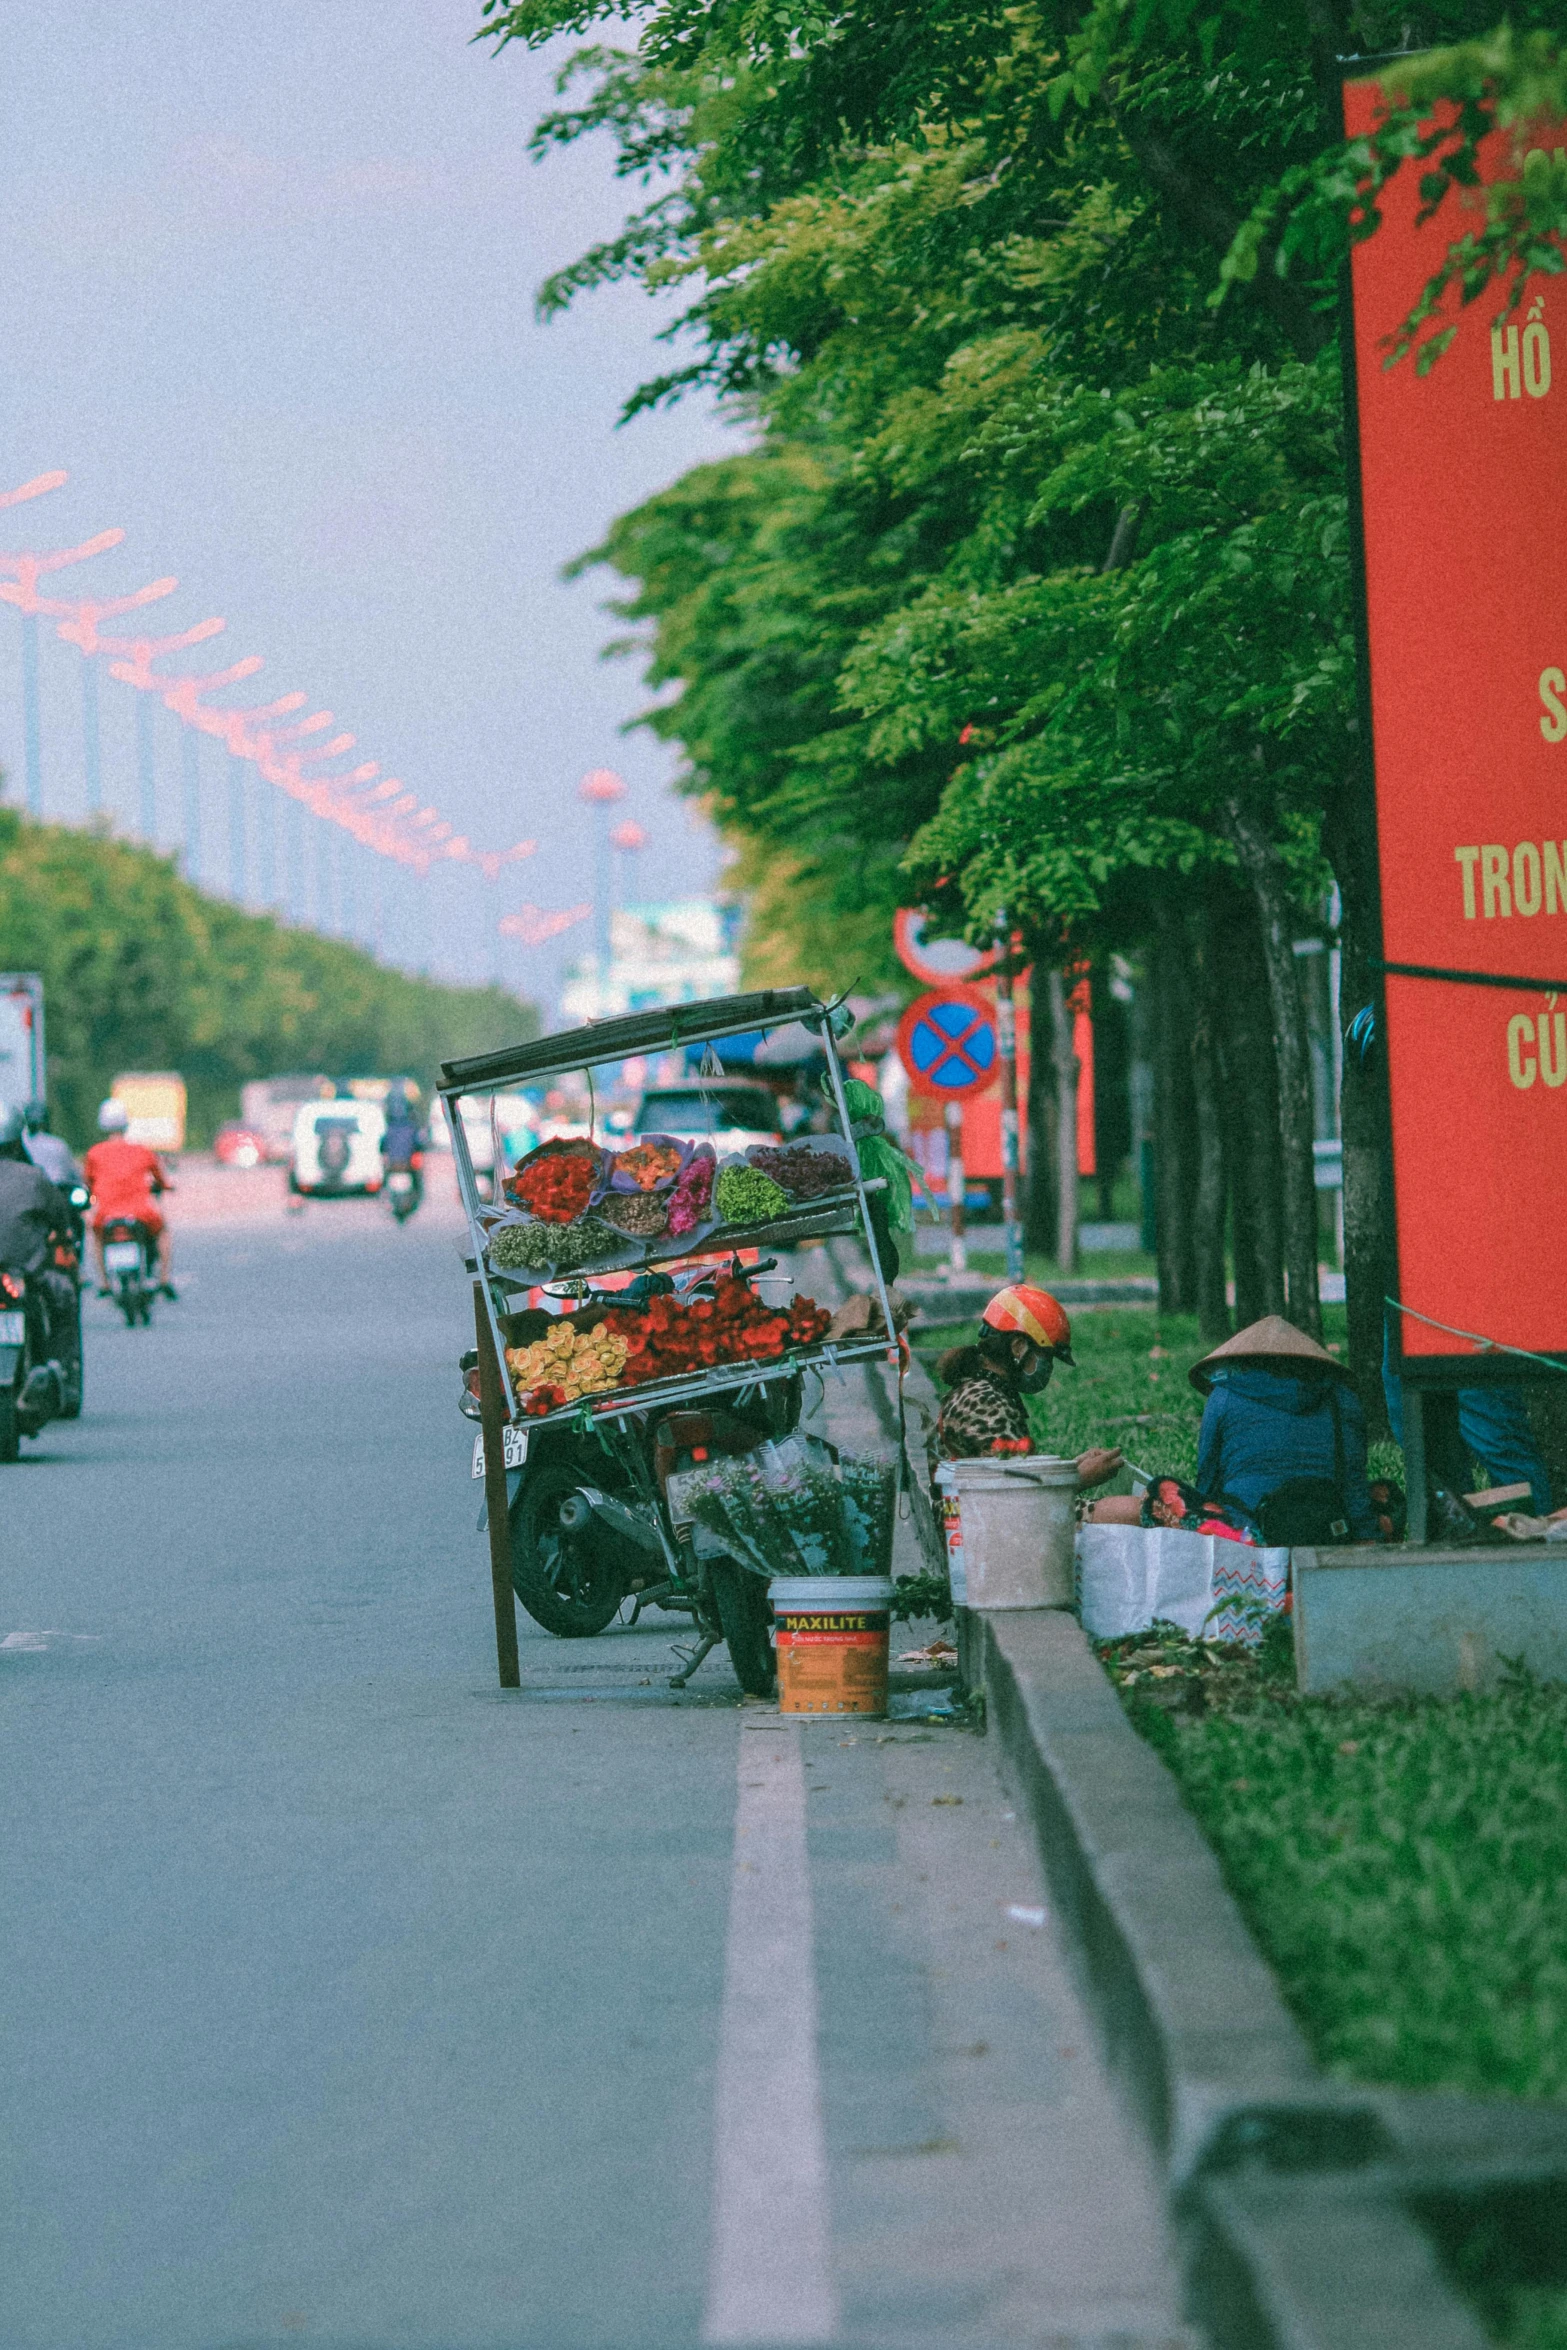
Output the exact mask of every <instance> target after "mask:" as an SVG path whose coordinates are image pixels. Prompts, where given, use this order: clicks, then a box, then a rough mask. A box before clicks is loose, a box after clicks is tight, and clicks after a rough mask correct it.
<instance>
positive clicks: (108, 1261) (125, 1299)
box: [103, 1217, 158, 1330]
mask: <svg viewBox="0 0 1567 2350" xmlns="http://www.w3.org/2000/svg"><path fill="white" fill-rule="evenodd" d="M157 1248H158V1244H157V1240H156V1238H155V1237H154V1235H153V1234H152V1233H151V1232H149V1231H148V1229H147V1227H146V1225H145V1224H138V1223H136V1222H134V1221H133V1220H132V1219H130V1218H120V1217H116V1218H115V1219H114V1220H113V1221H112V1222H111V1223H108V1224H105V1226H104V1228H103V1272H104V1279H105V1281H106V1282H107V1284H108V1288H109V1295H110V1296H111V1297H112V1298H113V1300H114V1302H115V1304H116V1305H117V1306H118V1307H119V1309H120V1311H121V1313H122V1314H123V1315H124V1316H125V1327H126V1328H127V1330H134V1329H135V1328H136V1326H137V1324H138V1323H140V1324H141V1326H142V1327H143V1328H144V1329H145V1328H146V1326H147V1325H148V1324H149V1323H150V1322H151V1320H152V1301H153V1299H154V1298H155V1297H156V1296H157V1294H158V1269H157Z"/></svg>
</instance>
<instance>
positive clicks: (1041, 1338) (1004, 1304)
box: [980, 1281, 1076, 1369]
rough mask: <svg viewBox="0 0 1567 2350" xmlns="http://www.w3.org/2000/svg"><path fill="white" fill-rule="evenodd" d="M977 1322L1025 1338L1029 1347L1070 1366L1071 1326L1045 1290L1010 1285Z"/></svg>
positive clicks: (1025, 1283) (1019, 1283) (1025, 1284)
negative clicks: (1036, 1348)
mask: <svg viewBox="0 0 1567 2350" xmlns="http://www.w3.org/2000/svg"><path fill="white" fill-rule="evenodd" d="M980 1318H981V1320H982V1321H985V1322H987V1323H988V1324H989V1325H990V1327H991V1329H992V1330H1005V1331H1007V1332H1009V1333H1014V1334H1015V1335H1016V1336H1018V1337H1019V1338H1026V1339H1027V1340H1028V1341H1029V1343H1030V1345H1032V1346H1037V1347H1041V1348H1042V1349H1043V1350H1044V1352H1045V1353H1046V1354H1052V1355H1054V1356H1055V1358H1056V1360H1057V1362H1060V1363H1071V1362H1072V1325H1071V1323H1070V1322H1069V1321H1068V1320H1067V1318H1066V1311H1065V1308H1064V1307H1063V1306H1062V1304H1061V1301H1060V1299H1059V1298H1055V1297H1052V1296H1051V1294H1050V1292H1049V1290H1048V1289H1036V1288H1035V1287H1034V1285H1033V1283H1032V1282H1028V1281H1016V1282H1013V1283H1011V1284H1010V1285H1009V1286H1008V1287H1007V1288H1005V1289H998V1290H997V1292H996V1294H995V1296H994V1297H993V1298H992V1299H991V1301H990V1303H989V1305H988V1306H987V1307H986V1308H985V1311H984V1313H983V1315H982V1316H981V1317H980ZM1073 1368H1074V1369H1075V1368H1076V1365H1075V1363H1074V1364H1073Z"/></svg>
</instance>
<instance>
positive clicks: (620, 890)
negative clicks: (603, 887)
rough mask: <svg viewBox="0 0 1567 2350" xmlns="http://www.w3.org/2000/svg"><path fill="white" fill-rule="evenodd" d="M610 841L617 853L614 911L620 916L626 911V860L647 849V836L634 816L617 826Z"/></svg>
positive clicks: (628, 817)
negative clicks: (640, 850)
mask: <svg viewBox="0 0 1567 2350" xmlns="http://www.w3.org/2000/svg"><path fill="white" fill-rule="evenodd" d="M609 841H610V847H611V848H612V849H613V850H614V852H615V894H614V899H613V911H614V912H615V913H617V914H618V913H621V912H622V911H623V910H624V907H625V902H626V860H627V858H628V857H634V856H635V855H636V854H637V851H638V850H639V849H645V848H646V847H647V834H646V833H645V832H644V831H643V829H642V827H641V825H640V824H639V823H638V822H637V820H636V818H635V817H634V816H627V817H626V818H625V820H624V821H623V822H622V823H620V824H617V825H616V827H615V829H614V831H613V832H612V833H611V834H610V836H609Z"/></svg>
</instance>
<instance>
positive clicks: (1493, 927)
mask: <svg viewBox="0 0 1567 2350" xmlns="http://www.w3.org/2000/svg"><path fill="white" fill-rule="evenodd" d="M1375 111H1376V105H1375V92H1374V91H1373V90H1372V89H1371V88H1369V87H1367V86H1365V85H1361V86H1358V87H1355V86H1352V87H1351V88H1350V89H1349V90H1348V91H1347V92H1346V113H1347V118H1348V124H1349V129H1350V131H1351V133H1352V134H1358V133H1360V132H1363V131H1366V130H1368V129H1369V128H1370V127H1371V126H1372V122H1373V119H1374V115H1375ZM1544 143H1546V144H1547V145H1551V146H1554V145H1556V144H1557V138H1556V137H1554V136H1553V137H1552V138H1551V139H1549V140H1548V141H1546V142H1544ZM1489 145H1490V149H1491V153H1490V159H1489V167H1488V168H1489V170H1490V171H1492V172H1495V171H1497V170H1499V169H1502V168H1514V166H1513V163H1512V142H1511V139H1510V136H1503V135H1498V137H1497V138H1496V139H1495V140H1493V141H1492V142H1490V143H1489ZM1419 180H1420V173H1419V170H1418V167H1416V166H1413V165H1406V167H1405V168H1404V170H1403V171H1401V172H1400V173H1399V174H1398V176H1397V178H1396V179H1395V180H1394V181H1393V183H1392V185H1391V187H1390V188H1389V189H1388V191H1387V193H1386V195H1385V196H1384V198H1383V199H1382V211H1383V224H1382V226H1381V228H1380V229H1379V230H1378V231H1377V233H1376V234H1375V235H1374V236H1373V237H1371V238H1370V239H1368V241H1367V242H1366V243H1365V244H1363V245H1361V246H1360V247H1358V249H1357V251H1356V253H1355V257H1354V316H1355V358H1356V371H1357V377H1358V406H1359V426H1360V466H1361V490H1362V501H1363V506H1364V513H1365V557H1366V601H1367V615H1368V623H1369V631H1370V646H1371V702H1372V721H1373V740H1374V745H1375V753H1376V787H1377V826H1378V837H1379V849H1380V858H1381V874H1382V909H1383V952H1384V955H1385V958H1386V961H1387V963H1388V965H1389V966H1390V968H1389V972H1388V978H1387V1029H1388V1034H1387V1049H1388V1068H1389V1077H1390V1083H1391V1089H1392V1107H1393V1156H1394V1178H1395V1187H1396V1193H1397V1204H1398V1245H1399V1272H1398V1279H1399V1285H1400V1286H1399V1291H1398V1294H1399V1297H1400V1299H1401V1301H1402V1303H1403V1305H1404V1306H1405V1307H1406V1308H1413V1309H1414V1310H1415V1312H1416V1313H1417V1314H1419V1315H1423V1316H1429V1317H1430V1321H1431V1322H1437V1323H1445V1324H1450V1325H1452V1326H1453V1328H1454V1329H1456V1330H1460V1331H1469V1332H1476V1333H1479V1334H1481V1335H1483V1336H1484V1337H1486V1338H1491V1339H1500V1340H1502V1341H1504V1342H1505V1343H1507V1344H1510V1345H1513V1346H1521V1347H1526V1348H1530V1349H1534V1350H1548V1349H1563V1348H1567V1217H1564V1216H1563V1215H1562V1214H1561V1213H1560V1209H1559V1203H1560V1200H1561V1196H1562V1188H1563V1168H1564V1165H1567V992H1564V993H1563V994H1562V995H1561V996H1560V998H1559V997H1558V993H1557V991H1556V989H1554V988H1553V987H1552V986H1550V984H1549V982H1550V981H1551V980H1552V979H1553V978H1555V979H1558V980H1563V981H1567V599H1564V597H1563V594H1562V589H1561V580H1562V576H1563V568H1564V560H1567V559H1564V554H1563V542H1564V537H1567V280H1564V279H1561V278H1553V279H1548V280H1541V281H1537V282H1536V283H1535V284H1534V285H1531V287H1530V288H1529V289H1528V298H1527V300H1526V301H1525V303H1524V305H1523V306H1522V308H1521V309H1520V310H1519V311H1517V312H1516V313H1514V315H1513V316H1512V317H1511V318H1509V319H1507V320H1506V321H1504V322H1503V323H1502V324H1500V325H1499V326H1498V325H1493V323H1492V321H1493V319H1494V318H1495V317H1496V315H1497V313H1498V312H1499V311H1500V309H1501V307H1502V301H1503V299H1504V297H1503V295H1502V294H1500V293H1498V294H1496V295H1495V296H1494V297H1486V298H1485V299H1483V300H1481V301H1479V302H1476V303H1475V304H1473V305H1472V306H1471V307H1470V309H1469V310H1468V311H1467V312H1464V313H1462V314H1461V316H1460V315H1459V313H1458V310H1457V304H1456V300H1455V301H1454V303H1453V314H1454V316H1455V317H1458V321H1459V323H1458V335H1457V339H1456V341H1455V342H1454V343H1453V345H1452V347H1451V348H1450V349H1449V351H1448V352H1447V353H1446V355H1445V356H1444V357H1443V358H1441V359H1440V360H1439V361H1438V362H1437V364H1436V365H1435V367H1434V368H1433V369H1432V371H1431V372H1430V374H1429V375H1427V376H1424V377H1421V376H1419V375H1417V374H1416V372H1415V368H1414V364H1413V362H1412V361H1411V360H1409V359H1405V360H1403V361H1401V362H1400V363H1399V365H1398V366H1396V367H1393V368H1389V367H1388V366H1387V364H1386V361H1387V357H1388V338H1389V337H1390V336H1391V335H1392V334H1393V332H1394V331H1395V329H1396V328H1397V327H1398V325H1399V323H1400V321H1401V320H1402V319H1403V318H1404V317H1405V316H1406V315H1407V313H1408V312H1409V311H1410V309H1411V308H1412V307H1413V305H1414V303H1415V301H1416V299H1417V297H1418V295H1419V293H1420V290H1421V288H1422V286H1423V285H1424V284H1425V282H1426V280H1427V279H1428V278H1429V277H1430V276H1431V275H1432V274H1433V273H1434V272H1435V270H1436V268H1437V266H1438V264H1439V262H1440V261H1441V258H1442V255H1443V253H1444V252H1445V250H1446V248H1447V246H1448V245H1449V244H1450V243H1451V242H1452V241H1453V240H1454V239H1455V238H1457V237H1458V236H1460V235H1462V234H1463V233H1464V231H1465V230H1466V229H1467V228H1470V227H1473V226H1474V225H1475V224H1476V220H1477V218H1478V216H1477V215H1474V214H1469V213H1466V212H1464V211H1463V210H1462V209H1461V208H1460V207H1459V205H1458V204H1457V203H1456V201H1455V200H1454V199H1453V198H1451V197H1449V199H1448V201H1447V202H1446V203H1445V204H1444V206H1443V207H1442V210H1441V211H1440V212H1439V213H1438V215H1437V216H1436V218H1435V219H1434V220H1432V221H1430V222H1428V223H1427V224H1426V225H1425V226H1424V227H1420V228H1417V227H1416V225H1415V215H1416V211H1417V209H1418V205H1419ZM1553 356H1554V360H1555V373H1554V377H1553V368H1552V361H1553ZM1400 965H1402V966H1404V969H1403V970H1402V971H1401V970H1400V969H1399V968H1398V966H1400ZM1417 973H1419V974H1431V976H1424V975H1421V976H1417V975H1416V974H1417ZM1440 974H1448V975H1449V976H1446V977H1443V976H1439V975H1440ZM1455 974H1473V975H1474V978H1473V979H1467V978H1458V977H1455V976H1452V975H1455ZM1498 979H1502V980H1507V979H1525V980H1531V981H1532V980H1538V981H1539V982H1540V984H1539V985H1538V986H1534V987H1531V988H1529V989H1525V990H1518V989H1513V988H1509V987H1505V986H1498V985H1495V984H1488V983H1487V982H1494V981H1496V980H1498ZM1346 1009H1347V1010H1349V1009H1353V1007H1346ZM1402 1341H1403V1347H1404V1352H1405V1355H1406V1357H1412V1358H1416V1359H1418V1358H1419V1357H1421V1356H1428V1357H1429V1356H1434V1355H1440V1356H1447V1357H1451V1356H1452V1355H1454V1354H1467V1353H1471V1352H1472V1351H1473V1349H1472V1347H1471V1345H1470V1343H1469V1341H1468V1340H1467V1339H1464V1338H1461V1337H1457V1336H1454V1335H1452V1333H1451V1331H1448V1330H1442V1329H1436V1328H1433V1327H1431V1326H1430V1322H1427V1321H1420V1320H1415V1319H1413V1318H1412V1317H1411V1316H1410V1315H1409V1314H1408V1313H1406V1315H1405V1318H1404V1322H1403V1329H1402Z"/></svg>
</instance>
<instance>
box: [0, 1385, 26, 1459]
mask: <svg viewBox="0 0 1567 2350" xmlns="http://www.w3.org/2000/svg"><path fill="white" fill-rule="evenodd" d="M21 1457H22V1431H21V1427H20V1424H19V1423H18V1421H17V1417H16V1392H15V1390H14V1389H13V1388H10V1387H7V1388H5V1389H3V1390H0V1462H7V1463H8V1462H11V1461H18V1460H20V1459H21Z"/></svg>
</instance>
